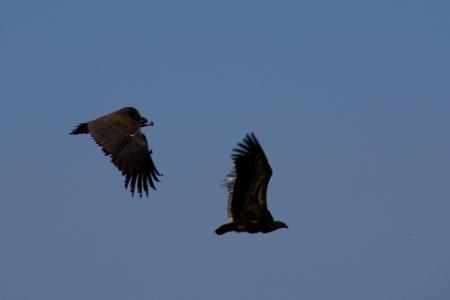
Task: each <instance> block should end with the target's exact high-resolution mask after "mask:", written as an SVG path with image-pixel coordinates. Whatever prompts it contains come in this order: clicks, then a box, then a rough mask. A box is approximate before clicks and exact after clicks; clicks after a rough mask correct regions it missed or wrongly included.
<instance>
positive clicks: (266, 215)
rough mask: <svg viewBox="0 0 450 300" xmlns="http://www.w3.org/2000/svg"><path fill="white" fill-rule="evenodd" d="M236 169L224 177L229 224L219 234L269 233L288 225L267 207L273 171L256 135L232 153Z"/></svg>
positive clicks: (250, 136) (243, 142) (246, 137)
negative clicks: (276, 218)
mask: <svg viewBox="0 0 450 300" xmlns="http://www.w3.org/2000/svg"><path fill="white" fill-rule="evenodd" d="M231 158H232V159H233V161H234V168H233V170H232V171H231V173H230V174H229V175H228V176H227V177H226V178H225V183H224V186H225V187H226V188H227V191H228V206H227V214H228V221H229V223H226V224H224V225H222V226H220V227H219V228H217V229H216V231H215V232H216V234H218V235H222V234H224V233H227V232H230V231H235V232H248V233H258V232H262V233H268V232H271V231H274V230H277V229H280V228H287V227H288V226H287V225H286V224H285V223H283V222H281V221H276V220H274V219H273V217H272V214H271V213H270V211H269V209H268V208H267V186H268V185H269V180H270V177H271V176H272V168H271V167H270V165H269V162H268V160H267V157H266V155H265V154H264V151H263V149H262V147H261V145H260V144H259V142H258V140H257V139H256V137H255V135H254V134H253V133H251V134H247V135H246V136H245V138H244V140H243V141H242V142H241V143H239V144H238V147H237V148H235V149H234V150H233V154H232V155H231Z"/></svg>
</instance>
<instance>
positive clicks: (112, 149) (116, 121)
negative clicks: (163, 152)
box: [70, 107, 162, 197]
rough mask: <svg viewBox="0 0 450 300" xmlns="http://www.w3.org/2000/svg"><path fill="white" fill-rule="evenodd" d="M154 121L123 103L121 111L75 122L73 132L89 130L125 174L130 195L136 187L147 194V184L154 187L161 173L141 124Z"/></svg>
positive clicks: (145, 124)
mask: <svg viewBox="0 0 450 300" xmlns="http://www.w3.org/2000/svg"><path fill="white" fill-rule="evenodd" d="M152 125H153V122H152V121H149V120H147V119H146V118H144V117H142V116H141V115H140V114H139V112H138V111H137V110H136V109H135V108H134V107H124V108H122V109H119V110H118V111H115V112H112V113H110V114H108V115H105V116H103V117H100V118H98V119H95V120H93V121H90V122H87V123H81V124H79V125H78V126H76V127H75V128H74V129H73V130H72V132H71V133H70V134H87V133H90V134H91V136H92V138H93V139H94V141H95V142H96V143H97V144H98V145H99V146H100V147H101V148H102V150H103V152H104V153H105V155H107V156H110V157H111V162H112V163H113V164H114V165H115V166H116V167H117V168H118V169H119V170H120V171H121V172H122V175H123V176H124V177H125V188H128V186H129V187H130V191H131V195H132V196H133V195H134V191H135V189H136V187H137V192H138V193H139V196H140V197H142V192H145V194H146V195H147V196H148V186H149V185H150V187H151V188H152V189H154V190H156V188H155V184H154V181H160V180H159V178H158V176H161V175H162V174H160V173H159V172H158V170H157V169H156V166H155V164H154V163H153V160H152V156H151V154H152V151H149V149H148V143H147V138H146V137H145V135H144V134H143V133H141V130H140V128H141V127H144V126H152Z"/></svg>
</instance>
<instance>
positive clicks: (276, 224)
mask: <svg viewBox="0 0 450 300" xmlns="http://www.w3.org/2000/svg"><path fill="white" fill-rule="evenodd" d="M273 226H274V228H275V229H274V230H277V229H280V228H289V227H288V226H287V224H286V223H284V222H281V221H274V222H273Z"/></svg>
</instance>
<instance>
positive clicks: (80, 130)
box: [70, 123, 89, 134]
mask: <svg viewBox="0 0 450 300" xmlns="http://www.w3.org/2000/svg"><path fill="white" fill-rule="evenodd" d="M85 133H89V129H88V126H87V123H81V124H79V125H78V126H75V128H74V129H73V130H72V132H71V133H70V134H85Z"/></svg>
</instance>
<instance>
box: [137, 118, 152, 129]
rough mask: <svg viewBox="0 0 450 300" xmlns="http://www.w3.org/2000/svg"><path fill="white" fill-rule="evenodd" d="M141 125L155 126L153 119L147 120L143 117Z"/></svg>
mask: <svg viewBox="0 0 450 300" xmlns="http://www.w3.org/2000/svg"><path fill="white" fill-rule="evenodd" d="M139 126H140V127H145V126H153V121H152V120H147V119H146V118H144V117H141V118H140V119H139Z"/></svg>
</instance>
